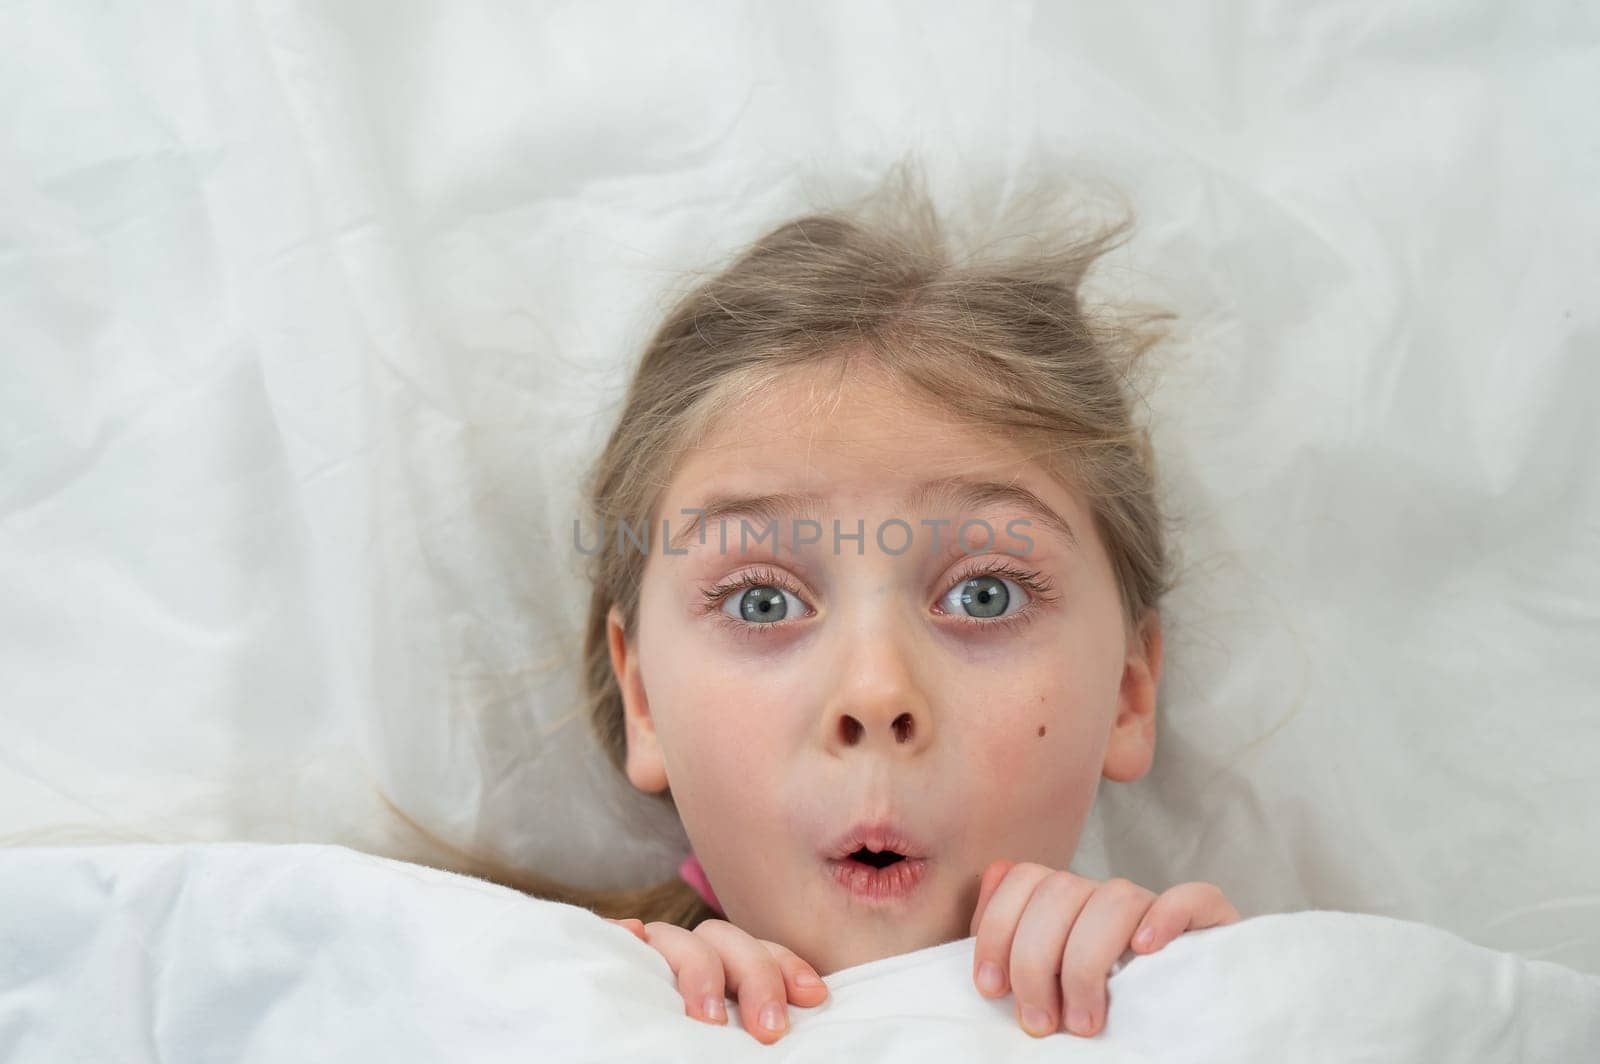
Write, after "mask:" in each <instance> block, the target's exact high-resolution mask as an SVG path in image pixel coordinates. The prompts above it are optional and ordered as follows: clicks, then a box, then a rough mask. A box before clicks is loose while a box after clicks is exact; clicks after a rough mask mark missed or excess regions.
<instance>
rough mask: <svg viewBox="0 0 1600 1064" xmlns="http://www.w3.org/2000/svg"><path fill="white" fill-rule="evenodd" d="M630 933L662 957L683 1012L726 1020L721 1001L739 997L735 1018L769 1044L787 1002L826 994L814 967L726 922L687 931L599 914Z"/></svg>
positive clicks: (783, 1028)
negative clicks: (674, 979) (671, 975)
mask: <svg viewBox="0 0 1600 1064" xmlns="http://www.w3.org/2000/svg"><path fill="white" fill-rule="evenodd" d="M604 919H605V921H606V923H608V924H616V925H618V926H619V927H625V928H627V929H628V930H629V931H631V932H633V933H634V935H636V936H637V937H638V938H639V940H640V941H641V942H644V943H647V944H648V945H651V946H654V947H655V949H656V952H657V953H659V954H661V955H662V956H663V957H665V958H666V959H667V964H669V965H671V967H672V973H673V974H674V975H675V976H677V978H678V993H680V994H682V995H683V1001H684V1013H685V1014H686V1015H688V1016H693V1017H695V1018H696V1019H700V1020H704V1021H706V1022H707V1023H727V1022H728V1014H727V1011H726V1006H725V1005H724V1000H725V999H726V997H727V995H728V993H729V992H731V993H733V994H734V995H736V996H737V997H738V999H739V1017H740V1019H741V1020H742V1021H743V1022H744V1029H745V1030H746V1031H749V1032H750V1033H751V1034H752V1035H754V1036H755V1039H756V1041H758V1042H761V1043H762V1044H764V1045H770V1044H772V1043H773V1042H776V1041H777V1040H778V1039H779V1038H782V1037H783V1035H784V1033H785V1032H787V1031H788V1029H789V1010H788V1007H787V1006H788V1003H789V1002H791V1001H792V1002H794V1004H796V1005H799V1006H801V1007H802V1008H811V1007H812V1006H814V1005H820V1004H821V1003H822V1002H823V1000H824V999H825V998H827V996H828V986H827V984H826V983H824V982H823V981H822V979H821V978H820V977H819V976H818V975H817V973H816V969H814V968H812V967H811V965H809V964H807V963H806V962H805V961H803V960H801V959H800V957H799V956H798V955H796V954H795V953H794V951H793V950H790V949H788V948H787V947H785V946H780V945H778V944H777V943H776V942H768V941H767V940H766V939H763V938H755V937H753V936H751V935H750V934H748V933H746V932H744V931H741V930H739V928H737V927H735V926H734V925H733V924H730V923H729V922H728V921H726V920H716V919H712V920H702V921H701V922H700V923H699V924H698V925H696V927H695V929H694V930H693V931H688V930H685V929H684V928H681V927H679V926H677V925H676V924H669V923H665V922H663V921H660V920H657V921H653V922H651V923H648V924H646V923H643V922H641V921H639V920H636V919H634V918H632V917H629V918H628V919H625V920H613V919H611V918H610V917H605V918H604Z"/></svg>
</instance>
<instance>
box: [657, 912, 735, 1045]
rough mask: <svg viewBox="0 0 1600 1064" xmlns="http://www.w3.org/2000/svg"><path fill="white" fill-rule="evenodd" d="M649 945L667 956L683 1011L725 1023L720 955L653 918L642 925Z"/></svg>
mask: <svg viewBox="0 0 1600 1064" xmlns="http://www.w3.org/2000/svg"><path fill="white" fill-rule="evenodd" d="M644 930H645V932H646V933H647V934H648V935H649V938H648V941H649V943H650V945H652V946H654V947H655V948H656V952H658V953H660V954H661V955H662V956H663V957H665V958H666V959H667V964H668V965H670V966H671V968H672V974H673V975H674V976H676V977H677V981H678V993H679V994H681V995H683V1003H684V1012H685V1014H686V1015H689V1016H693V1017H694V1018H695V1019H698V1020H705V1021H706V1022H707V1023H727V1022H728V1007H727V1004H726V1000H727V995H726V994H725V993H724V992H723V981H724V980H723V965H722V958H721V957H719V956H718V955H717V951H716V950H715V949H714V948H712V946H711V943H709V942H707V941H705V940H704V939H702V938H698V937H696V935H695V934H694V932H692V931H688V930H685V929H684V928H681V927H679V926H678V925H676V924H669V923H666V922H664V921H661V920H655V921H652V922H651V923H648V924H646V925H645V926H644Z"/></svg>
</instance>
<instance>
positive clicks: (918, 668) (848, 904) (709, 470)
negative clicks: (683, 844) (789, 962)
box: [606, 370, 1161, 975]
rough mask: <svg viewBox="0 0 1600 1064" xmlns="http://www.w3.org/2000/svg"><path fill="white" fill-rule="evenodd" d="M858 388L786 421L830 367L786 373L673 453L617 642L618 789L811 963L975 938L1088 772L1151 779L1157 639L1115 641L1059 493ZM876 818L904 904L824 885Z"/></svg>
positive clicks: (979, 443) (1062, 831) (1065, 845)
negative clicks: (622, 748)
mask: <svg viewBox="0 0 1600 1064" xmlns="http://www.w3.org/2000/svg"><path fill="white" fill-rule="evenodd" d="M812 372H815V371H812ZM851 376H852V379H851V381H850V382H849V383H848V384H847V385H845V386H843V387H842V388H841V391H840V398H839V401H838V403H837V405H835V406H832V407H830V408H829V409H828V410H827V412H826V413H825V414H823V415H822V416H820V417H816V418H802V417H797V416H796V413H795V412H796V411H799V410H803V409H808V408H809V404H808V403H807V400H808V399H809V397H810V396H811V395H812V394H813V392H812V388H811V382H812V381H813V380H819V379H820V378H818V377H808V376H806V375H802V374H795V375H793V376H791V377H790V378H788V380H787V383H786V385H785V386H784V387H781V388H777V389H773V390H771V391H769V392H767V393H766V394H765V395H764V396H763V397H762V398H761V399H760V400H758V401H757V402H755V403H753V404H751V405H748V406H746V407H745V408H743V409H742V410H740V411H738V412H737V413H736V414H734V415H730V416H729V417H728V418H727V419H726V421H725V423H724V424H722V425H720V426H719V427H718V428H717V431H716V432H715V433H714V434H713V435H712V436H710V437H708V439H707V440H706V442H705V445H704V446H702V447H700V448H698V449H696V450H694V451H693V452H691V453H690V454H689V455H687V456H686V458H685V460H684V462H683V464H682V465H681V468H680V469H679V470H678V472H677V474H676V477H675V479H674V480H673V481H672V483H671V484H670V485H668V487H667V489H666V492H665V495H664V496H663V503H662V507H661V509H660V511H659V514H658V519H657V522H656V527H655V528H654V529H653V530H652V533H653V534H652V537H651V539H650V542H649V551H650V556H649V558H648V560H647V562H646V565H645V576H644V586H643V588H642V592H641V600H640V607H639V608H640V615H639V624H638V630H637V633H636V638H635V639H634V640H633V641H632V642H631V643H628V642H626V641H625V640H624V638H623V634H622V626H621V616H620V613H619V612H618V611H616V610H613V611H612V615H611V630H610V635H611V651H612V663H613V665H614V667H615V669H616V672H617V675H618V677H619V680H620V682H621V686H622V691H623V701H624V705H625V711H626V720H627V738H628V757H627V772H628V778H629V779H630V780H631V781H632V783H633V784H634V785H635V786H636V787H638V788H640V789H641V790H644V791H647V792H659V791H662V790H664V789H666V788H667V787H669V786H670V787H671V791H672V796H673V799H674V801H675V803H676V805H677V809H678V812H679V814H680V816H681V817H682V819H683V824H684V828H685V831H686V832H687V834H688V836H689V840H690V842H691V843H692V844H693V846H694V851H695V853H696V855H697V856H698V857H699V859H700V862H701V864H702V865H703V866H704V868H705V870H706V874H707V876H708V877H709V879H710V880H711V884H712V887H713V889H714V890H715V891H716V893H717V896H718V900H719V901H720V902H721V903H722V906H723V908H724V910H725V911H726V913H727V918H728V919H729V920H730V921H732V922H733V923H734V924H736V925H738V926H739V927H740V928H742V929H744V930H745V931H746V932H748V933H750V934H751V935H754V936H755V937H757V938H763V939H769V940H772V941H775V942H779V943H781V944H783V945H785V946H788V947H789V948H790V949H793V950H794V951H795V952H796V953H798V954H799V955H800V956H801V957H803V958H805V959H806V960H807V961H808V962H810V963H811V964H812V965H813V966H814V967H815V968H816V969H817V971H818V972H820V973H822V974H824V975H827V974H829V973H832V972H835V971H838V970H840V969H842V968H846V967H850V966H852V965H856V964H862V963H865V962H867V961H871V960H875V959H878V958H880V957H887V956H891V955H895V954H901V953H907V952H910V951H912V950H916V949H921V948H923V947H926V946H932V945H937V944H938V943H941V942H947V941H951V940H953V939H958V938H963V937H965V936H967V935H968V934H969V933H970V929H969V924H970V921H971V917H972V912H973V909H974V907H975V905H976V903H977V894H978V883H979V879H980V877H981V875H982V873H983V870H984V868H985V866H987V865H988V864H989V862H991V861H992V860H994V859H995V858H997V857H1005V858H1009V859H1011V860H1015V861H1035V862H1038V863H1040V864H1044V865H1048V866H1051V867H1054V868H1065V867H1066V866H1067V864H1068V862H1069V861H1070V860H1071V857H1072V854H1073V852H1074V851H1075V849H1076V848H1077V844H1078V837H1079V833H1080V831H1081V830H1082V827H1083V822H1084V819H1085V817H1086V816H1087V815H1088V812H1089V807H1090V805H1091V804H1092V803H1093V801H1094V797H1095V793H1096V789H1097V788H1098V785H1099V781H1100V778H1101V776H1102V775H1104V776H1106V777H1108V778H1111V779H1117V780H1131V779H1136V778H1138V777H1139V776H1140V775H1142V774H1143V773H1144V772H1145V770H1146V769H1147V768H1148V767H1149V764H1150V759H1151V756H1152V753H1153V750H1154V742H1155V730H1154V716H1155V714H1154V709H1155V689H1156V682H1157V679H1158V677H1159V672H1160V660H1161V644H1160V633H1159V628H1157V627H1155V626H1154V625H1152V626H1151V627H1150V628H1149V629H1148V632H1149V637H1148V639H1146V640H1138V639H1135V640H1129V639H1126V638H1125V636H1124V629H1123V622H1122V614H1121V608H1120V605H1119V598H1118V593H1117V588H1116V584H1115V581H1114V578H1113V576H1112V572H1111V566H1110V562H1109V560H1108V558H1107V555H1106V554H1105V551H1104V547H1103V545H1102V544H1101V543H1100V542H1099V540H1098V538H1097V536H1096V532H1095V529H1094V525H1093V522H1092V521H1091V520H1090V514H1089V511H1088V510H1087V509H1086V508H1085V507H1084V506H1083V505H1082V504H1081V503H1080V502H1079V500H1078V499H1077V498H1075V497H1074V495H1073V493H1072V492H1070V491H1068V490H1066V489H1065V488H1063V487H1062V486H1061V485H1060V484H1059V483H1057V482H1056V481H1054V480H1053V479H1051V478H1050V477H1048V476H1047V475H1046V474H1045V473H1044V472H1043V470H1042V469H1041V468H1040V467H1039V466H1037V465H1036V464H1035V463H1033V462H1031V461H1029V460H1027V459H1026V458H1025V457H1024V456H1023V455H1022V454H1021V453H1020V452H1018V451H1016V450H1014V449H1012V448H1011V447H1009V446H1007V444H1006V442H1005V440H1004V439H1003V438H1001V437H1000V435H999V434H998V433H996V434H995V435H992V436H987V435H984V434H982V433H977V432H974V431H972V430H970V429H966V428H962V427H959V426H957V425H956V424H955V423H954V422H952V421H951V420H949V418H948V417H947V416H945V415H942V414H941V413H940V412H939V411H938V410H937V409H935V408H933V407H931V406H928V405H924V404H922V403H919V402H916V401H914V400H912V399H909V398H908V397H907V396H905V395H904V394H903V393H902V392H900V391H897V390H895V389H893V388H892V387H891V386H890V385H889V384H888V383H887V382H886V381H885V380H884V379H883V378H882V376H881V374H880V373H879V372H878V371H861V370H857V371H855V372H853V373H852V375H851ZM808 494H814V495H815V496H817V498H816V499H815V500H814V501H812V502H811V503H809V504H802V505H801V506H800V508H799V509H791V508H790V507H789V505H788V504H790V503H793V502H794V499H793V498H792V497H793V496H801V495H808ZM775 496H776V498H774V497H775ZM754 497H765V504H764V506H762V505H757V504H751V505H753V506H754V508H749V507H747V508H742V509H727V510H723V511H722V512H721V513H720V516H716V513H717V511H718V510H719V509H721V508H723V507H726V506H729V505H732V504H733V503H734V502H735V500H745V502H746V503H749V501H750V499H752V498H754ZM1030 500H1037V502H1036V503H1035V504H1034V506H1033V508H1030V505H1029V502H1030ZM1039 507H1043V508H1044V509H1039ZM685 509H689V510H691V511H692V510H695V509H700V510H705V511H708V512H707V513H706V514H705V516H704V518H703V519H701V520H699V521H698V522H697V519H696V517H695V515H694V514H693V513H692V512H691V513H688V514H685V513H683V511H684V510H685ZM1051 515H1054V517H1055V518H1056V519H1057V520H1055V521H1052V520H1051ZM807 518H810V519H814V521H815V524H814V525H812V524H809V523H807ZM663 520H665V521H666V523H667V529H668V535H669V536H670V538H671V539H673V540H677V541H679V542H678V543H670V542H669V543H666V544H663V542H662V530H661V522H662V521H663ZM797 521H798V522H799V523H798V524H797V523H796V522H797ZM940 522H943V523H942V524H941V523H940ZM964 523H965V524H964ZM1057 524H1064V525H1065V527H1066V529H1067V530H1070V538H1069V537H1068V533H1067V532H1064V531H1063V530H1061V529H1059V528H1057V527H1055V525H1057ZM702 528H703V533H702ZM836 528H837V529H838V537H837V539H836V537H835V529H836ZM858 529H859V530H860V531H861V532H862V535H860V536H859V537H857V536H856V533H857V531H858ZM774 530H776V536H775V535H774ZM991 530H992V534H993V544H992V546H991V545H990V544H989V540H990V535H991ZM606 532H607V536H608V545H607V549H617V545H616V542H615V530H611V529H607V530H606ZM958 532H959V533H960V536H961V539H960V541H959V542H958V540H957V535H958ZM936 533H937V544H935V535H936ZM775 538H776V543H775V542H774V539H775ZM804 540H810V541H811V542H801V541H804ZM1029 541H1031V542H1029ZM679 544H681V546H680V545H679ZM907 544H909V545H907ZM626 549H637V548H636V547H635V546H633V544H632V543H628V544H627V545H626ZM679 549H681V550H682V551H683V552H684V553H681V554H679V553H676V551H678V550H679ZM964 592H965V595H963V593H964ZM1147 644H1148V645H1147ZM868 822H879V823H882V822H889V823H892V824H894V825H896V826H898V827H899V828H900V829H901V831H902V832H903V833H904V835H905V836H906V837H907V839H908V841H907V842H905V843H904V844H902V846H901V847H899V848H900V849H902V850H903V851H905V850H909V851H912V852H913V853H915V854H916V855H917V856H919V857H920V858H921V859H922V862H923V863H922V865H921V869H922V875H921V877H920V880H919V882H918V883H917V885H916V886H915V887H914V888H913V889H912V890H911V891H910V893H909V894H905V895H902V896H898V897H891V898H881V897H876V898H868V897H862V896H860V895H859V894H857V893H855V892H854V891H852V890H851V889H850V888H848V887H847V886H845V885H842V884H841V882H840V880H839V878H838V876H837V875H836V871H835V869H836V868H837V867H838V862H836V861H835V860H833V858H834V857H835V851H836V846H835V844H836V843H837V842H839V841H840V837H841V836H843V835H845V834H846V833H848V832H849V831H850V829H851V828H853V827H854V826H856V825H858V824H861V823H868ZM908 867H909V866H908Z"/></svg>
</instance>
